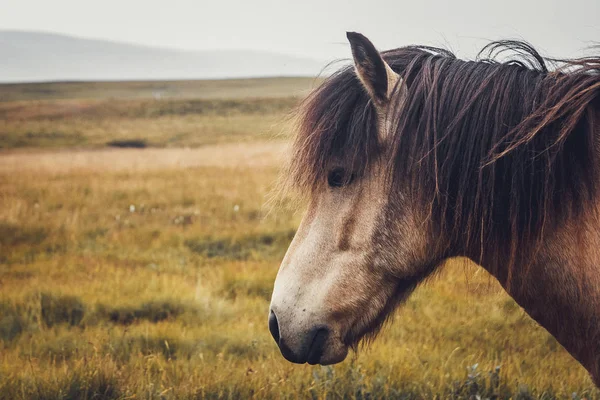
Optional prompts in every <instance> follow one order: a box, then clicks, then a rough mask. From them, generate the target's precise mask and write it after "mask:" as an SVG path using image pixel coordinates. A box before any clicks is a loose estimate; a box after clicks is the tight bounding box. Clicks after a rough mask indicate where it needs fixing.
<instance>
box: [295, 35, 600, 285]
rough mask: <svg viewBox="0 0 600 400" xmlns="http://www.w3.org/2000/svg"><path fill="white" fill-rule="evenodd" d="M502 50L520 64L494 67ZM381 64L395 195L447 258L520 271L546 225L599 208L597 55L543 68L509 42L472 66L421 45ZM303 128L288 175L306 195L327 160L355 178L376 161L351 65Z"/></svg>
mask: <svg viewBox="0 0 600 400" xmlns="http://www.w3.org/2000/svg"><path fill="white" fill-rule="evenodd" d="M506 51H512V52H513V53H516V57H514V58H512V59H509V60H507V61H503V62H500V61H496V58H498V56H499V55H502V54H503V53H504V52H506ZM382 56H383V58H384V59H385V61H386V62H387V63H388V64H389V65H390V66H391V67H392V69H393V70H394V71H396V72H397V73H398V74H399V75H400V76H401V77H402V79H403V81H404V85H403V86H402V87H401V88H400V89H399V90H406V97H405V99H406V100H405V101H392V102H391V103H390V105H389V106H388V110H387V115H388V120H389V121H390V122H391V126H392V129H391V132H389V135H390V143H391V154H392V156H391V163H390V164H389V168H388V170H387V173H389V179H390V188H391V190H390V196H394V195H395V194H396V193H398V192H403V193H410V194H412V196H409V198H411V199H413V200H414V201H416V202H417V205H420V206H425V207H429V209H430V216H431V218H430V219H429V221H430V222H431V228H432V229H434V230H435V231H436V232H437V233H439V234H440V237H441V238H443V239H444V240H440V245H441V246H443V250H444V251H451V250H450V249H453V251H457V252H462V253H463V254H467V255H469V256H471V257H472V258H473V259H475V260H476V261H477V260H481V259H482V258H483V257H484V256H485V257H486V258H488V257H490V258H492V259H493V258H494V256H495V255H500V254H502V255H503V256H502V257H496V258H497V259H503V260H506V259H507V257H508V259H509V266H512V265H527V263H528V262H530V260H531V258H532V256H533V255H534V252H535V249H536V245H537V244H538V243H540V242H541V240H542V237H543V236H544V232H545V230H546V228H549V227H551V226H554V225H555V224H560V223H561V222H563V221H565V220H566V219H568V218H570V217H573V216H576V215H577V214H579V213H580V212H581V211H582V210H585V209H587V208H589V206H590V205H591V204H593V203H594V202H595V201H596V200H597V194H598V187H599V186H600V179H599V172H600V171H598V169H599V167H600V163H599V162H598V160H599V157H600V147H599V143H598V137H597V135H598V129H599V125H598V124H599V123H600V118H599V114H598V113H599V112H600V107H599V105H600V100H599V94H600V58H586V59H577V60H546V59H544V58H542V57H541V56H540V55H539V54H538V53H537V51H536V50H535V49H534V48H533V47H531V46H530V45H528V44H526V43H523V42H516V41H504V42H494V43H491V44H490V45H488V46H486V48H484V49H483V50H482V52H481V53H480V56H479V57H478V59H477V60H476V61H464V60H460V59H457V58H456V57H455V56H454V55H453V54H452V53H451V52H449V51H447V50H443V49H437V48H430V47H421V46H410V47H404V48H399V49H395V50H390V51H386V52H383V53H382ZM549 66H550V67H549ZM397 90H398V88H397ZM395 98H396V99H398V98H401V96H396V97H395ZM298 126H299V129H298V133H297V136H296V140H295V143H294V148H293V155H292V159H291V162H290V168H289V170H288V177H289V180H290V182H291V183H292V185H294V186H295V187H297V188H299V189H301V191H303V192H305V193H310V192H311V191H313V190H316V189H317V188H319V187H321V185H323V184H324V182H325V181H326V177H327V173H328V171H329V169H330V168H331V165H332V163H336V164H338V165H341V166H343V167H344V168H346V169H348V170H351V171H353V172H354V173H355V174H356V175H358V176H360V174H362V173H364V172H365V171H366V170H367V169H368V168H369V166H370V165H372V161H373V160H375V159H377V158H378V157H380V156H381V155H382V151H381V149H382V146H381V144H380V142H379V139H378V134H377V115H376V111H375V108H374V107H373V105H372V104H371V102H370V100H369V96H368V95H367V93H366V92H365V90H364V89H363V87H362V86H361V83H360V82H359V79H358V78H357V77H356V74H355V72H354V68H352V67H346V68H343V69H341V70H340V71H338V72H337V73H335V74H334V75H332V76H331V77H329V78H328V79H326V80H325V82H324V83H323V84H322V85H321V86H320V87H319V88H318V89H316V90H315V91H314V92H313V93H312V94H311V95H310V96H309V97H308V99H307V100H306V101H305V102H304V103H303V104H302V105H301V108H300V113H299V124H298ZM484 249H485V254H484ZM517 250H518V251H517ZM491 268H495V266H491ZM508 271H512V268H508ZM509 274H510V272H509Z"/></svg>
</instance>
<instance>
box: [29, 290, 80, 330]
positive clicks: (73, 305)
mask: <svg viewBox="0 0 600 400" xmlns="http://www.w3.org/2000/svg"><path fill="white" fill-rule="evenodd" d="M40 306H41V315H42V321H44V324H46V326H47V327H49V328H51V327H52V326H54V325H57V324H69V325H71V326H79V325H80V324H81V321H83V317H84V316H85V306H84V305H83V303H82V302H81V300H80V299H79V298H77V297H76V296H56V295H53V294H49V293H42V294H41V296H40Z"/></svg>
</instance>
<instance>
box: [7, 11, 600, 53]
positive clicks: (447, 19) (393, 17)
mask: <svg viewBox="0 0 600 400" xmlns="http://www.w3.org/2000/svg"><path fill="white" fill-rule="evenodd" d="M3 2H6V3H5V4H4V5H2V6H1V7H0V8H1V9H2V12H1V13H0V29H18V30H35V31H48V32H56V33H66V34H71V35H77V36H83V37H89V38H98V39H109V40H114V41H125V42H131V43H136V44H144V45H151V46H160V47H170V48H178V49H188V50H204V49H252V50H268V51H274V52H278V53H287V54H293V55H301V56H309V57H312V58H316V59H320V60H333V59H338V58H347V57H349V54H350V53H349V52H350V50H349V46H348V44H347V42H346V37H345V32H346V31H358V32H361V33H363V34H365V35H366V36H367V37H369V38H370V39H371V40H372V41H373V43H374V44H375V45H376V47H377V48H378V49H380V50H386V49H389V48H395V47H400V46H403V45H407V44H428V45H435V46H442V47H446V48H450V49H451V50H453V51H455V52H456V53H457V54H458V55H459V56H462V57H473V56H474V55H475V54H476V52H477V49H479V48H481V47H482V46H483V44H485V43H486V42H487V41H489V40H495V39H502V38H504V39H506V38H519V39H525V40H527V41H529V42H530V43H532V44H534V45H535V46H536V47H538V48H539V49H540V50H541V51H542V53H543V54H544V55H550V56H555V57H573V56H579V55H582V54H583V53H584V52H585V49H586V48H589V46H591V45H593V44H594V41H596V43H597V42H600V0H568V1H564V0H537V1H532V0H495V1H491V2H490V1H485V0H423V1H419V0H410V1H406V0H396V1H389V0H330V1H327V0H320V1H317V0H299V1H286V0H279V1H276V0H241V1H231V0H215V1H204V0H169V1H164V0H163V1H155V0H102V1H98V0H52V1H49V0H0V4H1V3H3ZM596 53H597V51H596Z"/></svg>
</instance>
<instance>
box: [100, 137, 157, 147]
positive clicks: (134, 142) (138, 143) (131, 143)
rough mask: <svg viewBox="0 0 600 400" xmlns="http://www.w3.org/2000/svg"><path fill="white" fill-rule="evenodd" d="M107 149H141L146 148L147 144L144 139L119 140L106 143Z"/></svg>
mask: <svg viewBox="0 0 600 400" xmlns="http://www.w3.org/2000/svg"><path fill="white" fill-rule="evenodd" d="M106 145H107V146H108V147H120V148H134V149H143V148H145V147H148V143H146V141H145V140H144V139H120V140H111V141H110V142H106Z"/></svg>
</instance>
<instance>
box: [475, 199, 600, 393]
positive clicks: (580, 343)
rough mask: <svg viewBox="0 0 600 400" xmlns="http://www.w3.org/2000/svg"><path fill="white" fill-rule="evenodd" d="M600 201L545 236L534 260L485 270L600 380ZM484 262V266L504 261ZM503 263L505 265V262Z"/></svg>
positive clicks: (598, 382)
mask: <svg viewBox="0 0 600 400" xmlns="http://www.w3.org/2000/svg"><path fill="white" fill-rule="evenodd" d="M599 216H600V202H599V203H598V204H597V206H596V207H595V210H592V211H590V212H588V213H586V215H582V216H581V217H580V218H579V219H578V220H573V221H569V223H568V224H565V225H564V226H562V227H561V228H560V229H558V230H556V231H555V232H554V233H553V234H551V235H549V236H547V238H546V239H545V241H544V243H543V244H542V245H541V248H540V250H539V252H538V253H537V255H536V257H535V259H534V261H533V263H532V264H531V265H530V266H529V267H527V268H519V266H516V267H515V271H514V272H513V274H512V278H511V279H510V281H509V280H508V276H509V274H508V273H507V271H506V270H502V269H501V268H500V269H497V270H495V271H493V270H491V269H489V271H490V272H491V273H492V274H494V275H495V276H496V278H497V279H498V280H499V281H500V283H501V284H502V286H503V287H504V288H505V290H506V291H507V292H508V293H509V294H510V295H511V296H512V297H513V298H514V299H515V301H516V302H517V303H518V304H519V305H520V306H521V307H523V309H525V311H526V312H527V313H528V314H529V315H530V316H531V317H532V318H533V319H534V320H536V321H537V322H538V323H539V324H540V325H542V326H543V327H544V328H546V329H547V330H548V332H550V333H551V334H552V335H553V336H554V337H555V338H556V339H557V340H558V342H559V343H560V344H562V345H563V346H564V347H565V348H566V349H567V351H569V352H570V353H571V354H572V355H573V356H574V357H575V358H576V359H577V360H578V361H579V362H580V363H581V364H582V365H583V366H584V367H585V368H586V369H587V370H588V371H589V372H590V373H591V375H592V377H593V379H594V380H595V382H596V384H597V385H600V217H599ZM489 261H490V262H489V263H486V262H485V260H484V262H483V266H484V268H485V266H486V264H487V265H499V264H500V265H502V263H494V264H492V261H493V260H489ZM505 265H506V264H505Z"/></svg>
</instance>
